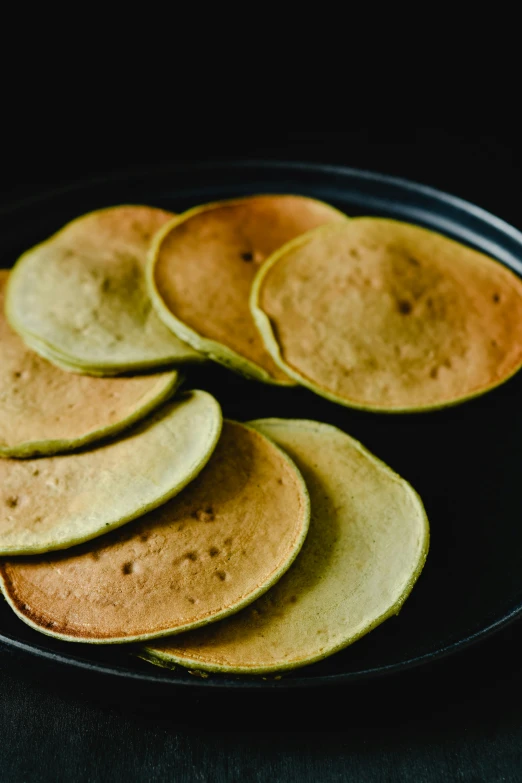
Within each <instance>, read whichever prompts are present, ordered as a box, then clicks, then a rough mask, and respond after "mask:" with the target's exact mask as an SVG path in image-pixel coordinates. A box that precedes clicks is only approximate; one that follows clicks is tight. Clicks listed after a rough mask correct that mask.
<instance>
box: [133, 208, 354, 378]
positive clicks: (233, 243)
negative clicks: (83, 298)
mask: <svg viewBox="0 0 522 783" xmlns="http://www.w3.org/2000/svg"><path fill="white" fill-rule="evenodd" d="M346 220H347V218H346V215H343V214H342V213H341V212H339V211H338V210H336V209H334V208H333V207H331V206H330V205H329V204H325V203H323V202H322V201H316V200H315V199H311V198H305V197H304V196H292V195H269V196H251V197H249V198H243V199H238V200H235V201H221V202H217V203H214V204H207V205H205V206H202V207H196V208H195V209H190V210H189V211H188V212H185V213H184V214H183V215H180V216H179V217H177V218H174V219H173V220H172V222H170V223H167V224H166V225H165V226H164V227H163V229H161V231H160V232H159V233H158V234H157V236H156V238H155V240H154V243H153V247H152V248H151V252H150V262H149V266H148V272H147V282H148V285H149V293H150V296H151V298H152V300H153V303H154V306H155V307H156V309H157V312H158V314H159V316H160V318H162V319H163V321H164V322H165V324H166V325H167V326H168V327H169V328H171V329H172V330H173V332H175V334H177V335H178V337H179V338H180V339H182V340H185V341H186V342H188V343H190V344H191V345H193V346H194V347H195V348H197V350H198V351H201V352H202V353H204V354H206V355H207V356H209V357H210V358H211V359H214V361H216V362H220V363H221V364H224V365H225V366H226V367H229V368H230V369H232V370H235V371H236V372H239V373H241V374H242V375H246V376H247V377H250V378H254V379H256V380H260V381H265V382H266V383H277V384H282V385H295V384H294V381H292V379H291V378H289V377H288V375H287V374H286V373H284V372H282V371H281V369H280V368H279V367H278V366H277V364H276V363H275V362H274V361H273V359H272V358H271V357H270V355H269V353H268V352H267V351H266V349H265V347H264V345H263V341H262V340H261V337H260V335H259V333H258V331H257V329H256V326H255V324H254V321H253V319H252V315H251V313H250V309H249V304H248V302H249V296H250V287H251V285H252V281H253V280H254V277H255V275H256V272H257V270H258V269H259V267H260V266H261V265H262V264H263V263H264V261H265V259H266V258H267V257H268V256H269V255H271V254H272V253H273V252H274V250H277V248H279V247H281V245H284V244H285V243H286V242H288V241H289V240H290V239H293V238H294V237H296V236H299V235H300V234H302V233H303V232H304V231H308V230H309V229H312V228H315V227H316V226H321V225H324V224H325V223H330V222H339V221H341V222H345V221H346Z"/></svg>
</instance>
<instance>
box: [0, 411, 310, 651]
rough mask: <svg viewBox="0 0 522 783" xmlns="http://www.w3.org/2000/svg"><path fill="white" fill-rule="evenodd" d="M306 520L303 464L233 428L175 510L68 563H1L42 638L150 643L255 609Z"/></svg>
mask: <svg viewBox="0 0 522 783" xmlns="http://www.w3.org/2000/svg"><path fill="white" fill-rule="evenodd" d="M309 517H310V506H309V498H308V492H307V490H306V487H305V485H304V482H303V479H302V477H301V475H300V474H299V472H298V471H297V469H296V468H295V465H294V464H293V463H292V462H291V461H290V460H289V459H288V457H287V456H286V455H285V454H284V453H283V452H282V451H280V450H279V449H278V448H277V447H276V446H275V445H274V444H273V443H271V442H270V441H269V440H268V439H266V438H265V437H264V436H263V435H261V434H260V433H258V432H256V431H255V430H251V429H249V428H247V427H245V426H244V425H242V424H237V423H234V422H226V423H225V424H224V426H223V433H222V436H221V439H220V441H219V443H218V445H217V448H216V450H215V452H214V454H213V456H212V457H211V459H210V461H209V462H208V464H207V466H206V467H205V469H204V470H203V471H202V472H201V473H200V475H199V476H198V477H197V478H196V479H195V481H193V482H192V483H191V484H190V485H189V486H188V487H187V488H186V489H185V490H184V491H183V492H182V493H181V494H180V495H179V496H178V497H177V498H175V499H174V500H173V501H170V502H169V503H167V504H166V505H164V506H162V507H161V508H159V509H157V510H156V511H153V512H152V513H150V514H147V515H146V516H144V517H142V518H141V519H139V520H137V521H136V522H134V523H132V524H131V525H127V526H126V527H125V528H124V529H122V530H119V531H116V532H115V533H113V534H110V535H108V536H104V537H103V538H101V539H99V540H98V541H96V542H90V543H89V544H87V545H84V546H82V547H80V548H76V549H75V550H71V551H70V552H66V553H63V554H53V555H46V556H45V557H39V558H31V559H30V558H25V559H23V560H10V561H7V562H4V564H3V565H2V566H1V568H0V582H2V583H3V584H2V588H3V591H4V594H5V596H6V598H7V600H8V601H9V603H10V605H11V606H12V608H13V609H14V610H15V612H16V613H17V614H18V615H19V616H20V617H21V618H22V619H23V620H25V622H27V623H29V625H32V626H33V627H34V628H36V629H37V630H39V631H43V632H44V633H47V634H50V635H52V636H57V637H59V638H61V639H66V640H71V641H82V642H91V643H98V642H130V641H135V640H138V639H150V638H153V637H158V636H162V635H165V634H170V633H175V632H179V631H182V630H184V629H187V628H191V627H197V626H200V625H205V624H207V623H209V622H212V621H213V620H217V619H218V618H220V617H224V616H227V615H229V614H231V613H233V612H236V611H237V610H238V609H240V608H241V607H243V606H245V605H246V604H248V603H250V602H251V601H253V600H254V599H255V598H256V597H258V596H259V595H260V594H261V593H263V592H264V591H265V590H267V589H268V588H269V586H270V585H272V584H273V583H274V582H275V581H276V580H277V579H279V577H280V576H281V575H282V574H283V573H284V572H285V571H286V569H287V568H288V567H289V565H290V563H291V562H292V561H293V560H294V558H295V556H296V554H297V552H298V551H299V549H300V547H301V546H302V543H303V540H304V538H305V535H306V532H307V529H308V523H309Z"/></svg>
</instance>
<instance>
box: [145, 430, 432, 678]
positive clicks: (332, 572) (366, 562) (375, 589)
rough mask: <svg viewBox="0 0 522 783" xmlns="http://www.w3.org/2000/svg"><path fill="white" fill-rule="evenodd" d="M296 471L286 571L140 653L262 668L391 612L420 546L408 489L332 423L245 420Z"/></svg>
mask: <svg viewBox="0 0 522 783" xmlns="http://www.w3.org/2000/svg"><path fill="white" fill-rule="evenodd" d="M251 425H252V426H255V428H256V429H258V430H259V431H260V432H263V433H264V434H265V435H267V436H269V437H270V438H272V439H273V440H274V441H275V442H276V443H277V444H278V445H279V446H281V447H282V448H284V449H285V451H287V453H288V454H289V455H290V456H291V457H292V459H293V460H294V461H295V463H296V465H297V466H298V468H299V469H300V471H301V472H302V474H303V477H304V479H305V481H306V484H307V486H308V490H309V492H310V501H311V508H312V518H311V521H310V530H309V533H308V536H307V538H306V541H305V543H304V545H303V548H302V549H301V551H300V553H299V555H298V556H297V558H296V560H295V562H294V564H293V565H292V567H291V568H290V569H289V570H288V571H287V573H286V574H285V575H284V576H283V577H282V579H280V580H279V582H277V584H275V585H274V586H273V587H272V588H271V589H270V590H269V591H268V592H267V593H266V594H265V595H264V596H262V597H261V598H260V599H258V600H257V601H256V602H255V603H254V604H252V605H251V606H249V607H247V608H246V609H243V610H242V611H241V612H239V613H238V614H237V615H235V616H234V617H230V618H228V619H226V620H222V621H221V622H219V623H215V624H214V625H212V626H209V627H208V628H202V629H199V630H197V631H193V632H190V633H185V634H182V635H180V636H176V637H175V638H171V639H161V640H160V641H158V642H155V643H154V644H153V645H147V647H146V648H143V650H142V651H141V652H140V657H144V658H145V659H146V660H149V661H151V662H152V663H156V664H158V665H162V666H167V667H168V666H172V665H175V664H181V665H182V666H187V667H189V668H190V669H201V670H203V671H205V670H206V671H217V672H237V673H243V674H264V673H268V672H275V671H284V670H285V669H294V668H297V667H300V666H305V665H306V664H309V663H313V662H314V661H319V660H321V659H323V658H326V657H327V656H329V655H332V654H333V653H335V652H337V651H338V650H341V649H342V648H344V647H346V646H347V645H349V644H351V643H352V642H354V641H356V639H359V638H360V637H361V636H363V635H364V634H366V633H368V632H369V631H371V630H372V629H373V628H375V627H376V626H377V625H379V624H380V623H382V622H383V621H384V620H386V619H387V618H389V617H391V616H392V615H394V614H397V613H398V612H399V610H400V608H401V606H402V605H403V603H404V601H405V600H406V598H407V596H408V595H409V593H410V591H411V590H412V588H413V586H414V584H415V581H416V580H417V578H418V576H419V574H420V572H421V570H422V568H423V565H424V562H425V559H426V556H427V552H428V545H429V529H428V520H427V518H426V514H425V511H424V508H423V505H422V503H421V501H420V499H419V497H418V495H417V494H416V493H415V491H414V490H413V489H412V488H411V486H410V485H409V484H408V483H407V482H406V481H404V480H403V479H401V478H400V477H399V476H397V474H396V473H394V472H393V471H392V470H391V469H390V468H389V467H387V466H386V465H384V463H382V462H381V461H380V460H378V459H376V457H374V456H373V455H372V454H370V453H369V452H368V451H367V450H366V449H365V448H363V446H361V444H360V443H358V442H357V441H355V440H353V439H352V438H350V437H349V436H348V435H346V434H345V433H344V432H341V430H338V429H337V428H336V427H331V426H329V425H327V424H321V423H319V422H314V421H302V420H300V421H297V420H283V419H265V420H259V421H257V422H252V423H251Z"/></svg>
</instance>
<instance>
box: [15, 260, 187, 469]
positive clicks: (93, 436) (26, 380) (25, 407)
mask: <svg viewBox="0 0 522 783" xmlns="http://www.w3.org/2000/svg"><path fill="white" fill-rule="evenodd" d="M8 275H9V273H8V272H7V271H6V270H0V363H1V367H2V373H1V375H0V457H31V456H36V455H39V454H57V453H63V452H65V451H71V450H72V449H77V448H79V447H80V446H84V445H86V444H87V443H94V442H95V441H97V440H100V439H101V438H104V437H107V436H109V435H114V434H116V433H117V432H120V431H121V430H123V429H125V428H126V427H130V425H131V424H133V423H134V422H136V421H138V420H139V419H141V418H143V417H144V416H145V415H146V414H147V413H149V412H151V411H152V410H153V409H154V408H156V407H157V406H158V405H160V404H161V403H162V402H163V401H164V400H166V399H167V397H169V396H170V395H171V394H173V392H174V390H175V389H176V386H177V385H178V383H179V376H178V373H177V372H176V371H173V372H165V373H158V374H154V375H145V376H142V377H138V376H137V377H131V378H89V377H87V376H85V375H73V374H71V373H68V372H63V370H60V369H58V368H57V367H55V366H54V365H52V364H50V363H49V362H47V361H45V360H44V359H41V358H40V357H39V356H37V355H36V354H35V353H34V352H33V351H31V350H29V349H28V348H27V346H26V345H25V343H24V342H23V341H22V340H21V338H20V337H19V336H18V335H17V334H16V333H15V332H13V330H12V329H11V327H10V326H9V324H8V323H7V321H6V319H5V316H4V292H5V286H6V283H7V279H8Z"/></svg>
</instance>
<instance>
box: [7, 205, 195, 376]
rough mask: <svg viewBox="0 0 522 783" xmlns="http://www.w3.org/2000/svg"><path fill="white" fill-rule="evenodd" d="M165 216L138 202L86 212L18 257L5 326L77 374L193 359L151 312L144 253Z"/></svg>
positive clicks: (167, 217) (191, 352) (169, 216)
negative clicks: (40, 344)
mask: <svg viewBox="0 0 522 783" xmlns="http://www.w3.org/2000/svg"><path fill="white" fill-rule="evenodd" d="M171 219H172V213H170V212H164V211H163V210H161V209H155V208H153V207H145V206H121V207H111V208H109V209H102V210H99V211H97V212H91V213H89V214H87V215H84V216H82V217H80V218H78V219H77V220H73V221H72V222H71V223H68V224H67V225H66V226H65V227H64V228H63V229H62V230H61V231H59V232H58V233H57V234H55V235H54V236H52V237H51V238H50V239H48V240H47V241H46V242H43V243H42V244H40V245H37V246H36V247H33V248H32V249H31V250H28V251H27V252H26V253H25V254H24V255H23V256H21V258H19V259H18V261H17V263H16V265H15V267H14V270H13V272H12V275H11V278H10V282H9V286H8V294H7V302H6V308H7V309H6V311H7V317H8V319H9V322H10V324H11V326H12V327H13V329H15V330H16V331H17V332H19V333H20V334H21V336H22V337H24V336H27V338H28V339H29V340H30V339H31V338H34V339H35V340H36V341H37V342H39V343H42V344H44V345H47V346H48V347H49V349H50V350H51V351H52V352H53V353H54V354H57V355H58V356H62V357H63V360H64V362H65V363H68V364H72V365H74V366H76V367H77V368H78V370H81V369H83V370H84V371H85V372H87V373H89V372H90V371H97V372H99V373H107V374H115V373H117V372H125V371H129V370H141V369H147V368H152V367H159V366H168V365H171V364H177V363H182V362H194V361H201V360H202V357H201V355H200V354H198V353H197V352H196V351H195V350H194V349H193V348H191V347H190V346H188V345H186V344H185V343H182V342H181V341H180V340H179V339H178V338H177V337H176V336H175V335H173V334H172V332H171V331H170V330H169V329H167V327H166V326H165V325H164V324H163V323H162V322H161V320H160V319H159V318H158V317H157V315H156V313H155V311H154V309H153V307H152V305H151V301H150V299H149V296H148V293H147V290H146V284H145V276H144V270H145V263H146V257H147V251H148V249H149V246H150V243H151V239H152V237H153V236H154V234H155V233H156V232H157V231H158V229H160V228H161V227H162V226H163V225H164V224H165V223H166V222H167V221H169V220H171Z"/></svg>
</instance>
